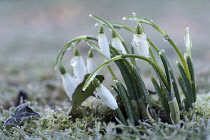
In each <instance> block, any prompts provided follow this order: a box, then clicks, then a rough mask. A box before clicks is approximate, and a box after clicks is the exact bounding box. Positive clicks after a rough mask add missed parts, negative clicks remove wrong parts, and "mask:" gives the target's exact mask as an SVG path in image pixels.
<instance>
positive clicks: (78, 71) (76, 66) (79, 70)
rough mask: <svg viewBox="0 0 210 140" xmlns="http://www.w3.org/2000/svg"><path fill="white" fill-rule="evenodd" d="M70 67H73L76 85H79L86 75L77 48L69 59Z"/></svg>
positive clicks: (83, 63)
mask: <svg viewBox="0 0 210 140" xmlns="http://www.w3.org/2000/svg"><path fill="white" fill-rule="evenodd" d="M70 65H71V66H72V67H73V73H74V76H75V78H76V81H77V83H78V84H80V83H81V82H82V81H83V79H84V76H85V75H86V66H85V62H84V60H83V58H82V56H81V55H80V53H79V50H78V48H77V47H76V48H75V50H74V57H73V58H72V59H71V62H70Z"/></svg>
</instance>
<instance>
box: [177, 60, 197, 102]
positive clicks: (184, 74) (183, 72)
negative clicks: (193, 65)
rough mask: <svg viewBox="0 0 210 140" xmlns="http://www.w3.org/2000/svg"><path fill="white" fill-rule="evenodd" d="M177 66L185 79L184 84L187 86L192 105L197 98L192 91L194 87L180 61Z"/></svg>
mask: <svg viewBox="0 0 210 140" xmlns="http://www.w3.org/2000/svg"><path fill="white" fill-rule="evenodd" d="M177 66H178V68H179V71H180V74H181V77H182V79H183V82H184V86H185V87H186V90H187V93H188V95H189V101H190V106H192V103H194V101H195V99H194V95H193V92H192V87H191V84H190V81H189V79H188V78H187V75H186V73H185V71H184V68H183V67H182V65H181V64H180V63H177Z"/></svg>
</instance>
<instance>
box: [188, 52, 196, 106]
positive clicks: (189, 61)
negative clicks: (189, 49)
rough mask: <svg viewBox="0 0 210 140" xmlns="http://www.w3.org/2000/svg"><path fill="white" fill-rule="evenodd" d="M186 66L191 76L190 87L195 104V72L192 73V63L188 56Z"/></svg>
mask: <svg viewBox="0 0 210 140" xmlns="http://www.w3.org/2000/svg"><path fill="white" fill-rule="evenodd" d="M186 59H187V65H188V67H189V70H190V76H191V86H192V92H193V97H194V102H196V87H195V72H194V66H193V62H192V59H191V57H190V56H187V58H186Z"/></svg>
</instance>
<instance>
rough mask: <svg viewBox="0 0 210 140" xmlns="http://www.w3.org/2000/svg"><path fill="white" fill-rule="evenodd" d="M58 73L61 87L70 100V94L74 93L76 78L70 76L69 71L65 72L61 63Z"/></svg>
mask: <svg viewBox="0 0 210 140" xmlns="http://www.w3.org/2000/svg"><path fill="white" fill-rule="evenodd" d="M60 73H61V79H62V83H63V87H64V89H65V91H66V93H67V95H68V97H69V99H70V101H72V94H73V93H74V91H75V89H76V87H77V82H76V79H75V78H74V77H73V76H71V75H70V74H69V73H67V72H66V70H65V68H64V67H63V66H62V65H61V66H60Z"/></svg>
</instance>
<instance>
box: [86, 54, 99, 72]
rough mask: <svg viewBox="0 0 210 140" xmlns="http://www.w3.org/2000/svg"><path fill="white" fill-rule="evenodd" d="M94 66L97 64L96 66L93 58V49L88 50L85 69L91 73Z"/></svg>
mask: <svg viewBox="0 0 210 140" xmlns="http://www.w3.org/2000/svg"><path fill="white" fill-rule="evenodd" d="M96 68H97V66H96V61H95V60H94V58H93V51H92V50H90V51H89V52H88V58H87V71H88V73H92V72H93V71H94V70H95V69H96Z"/></svg>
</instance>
